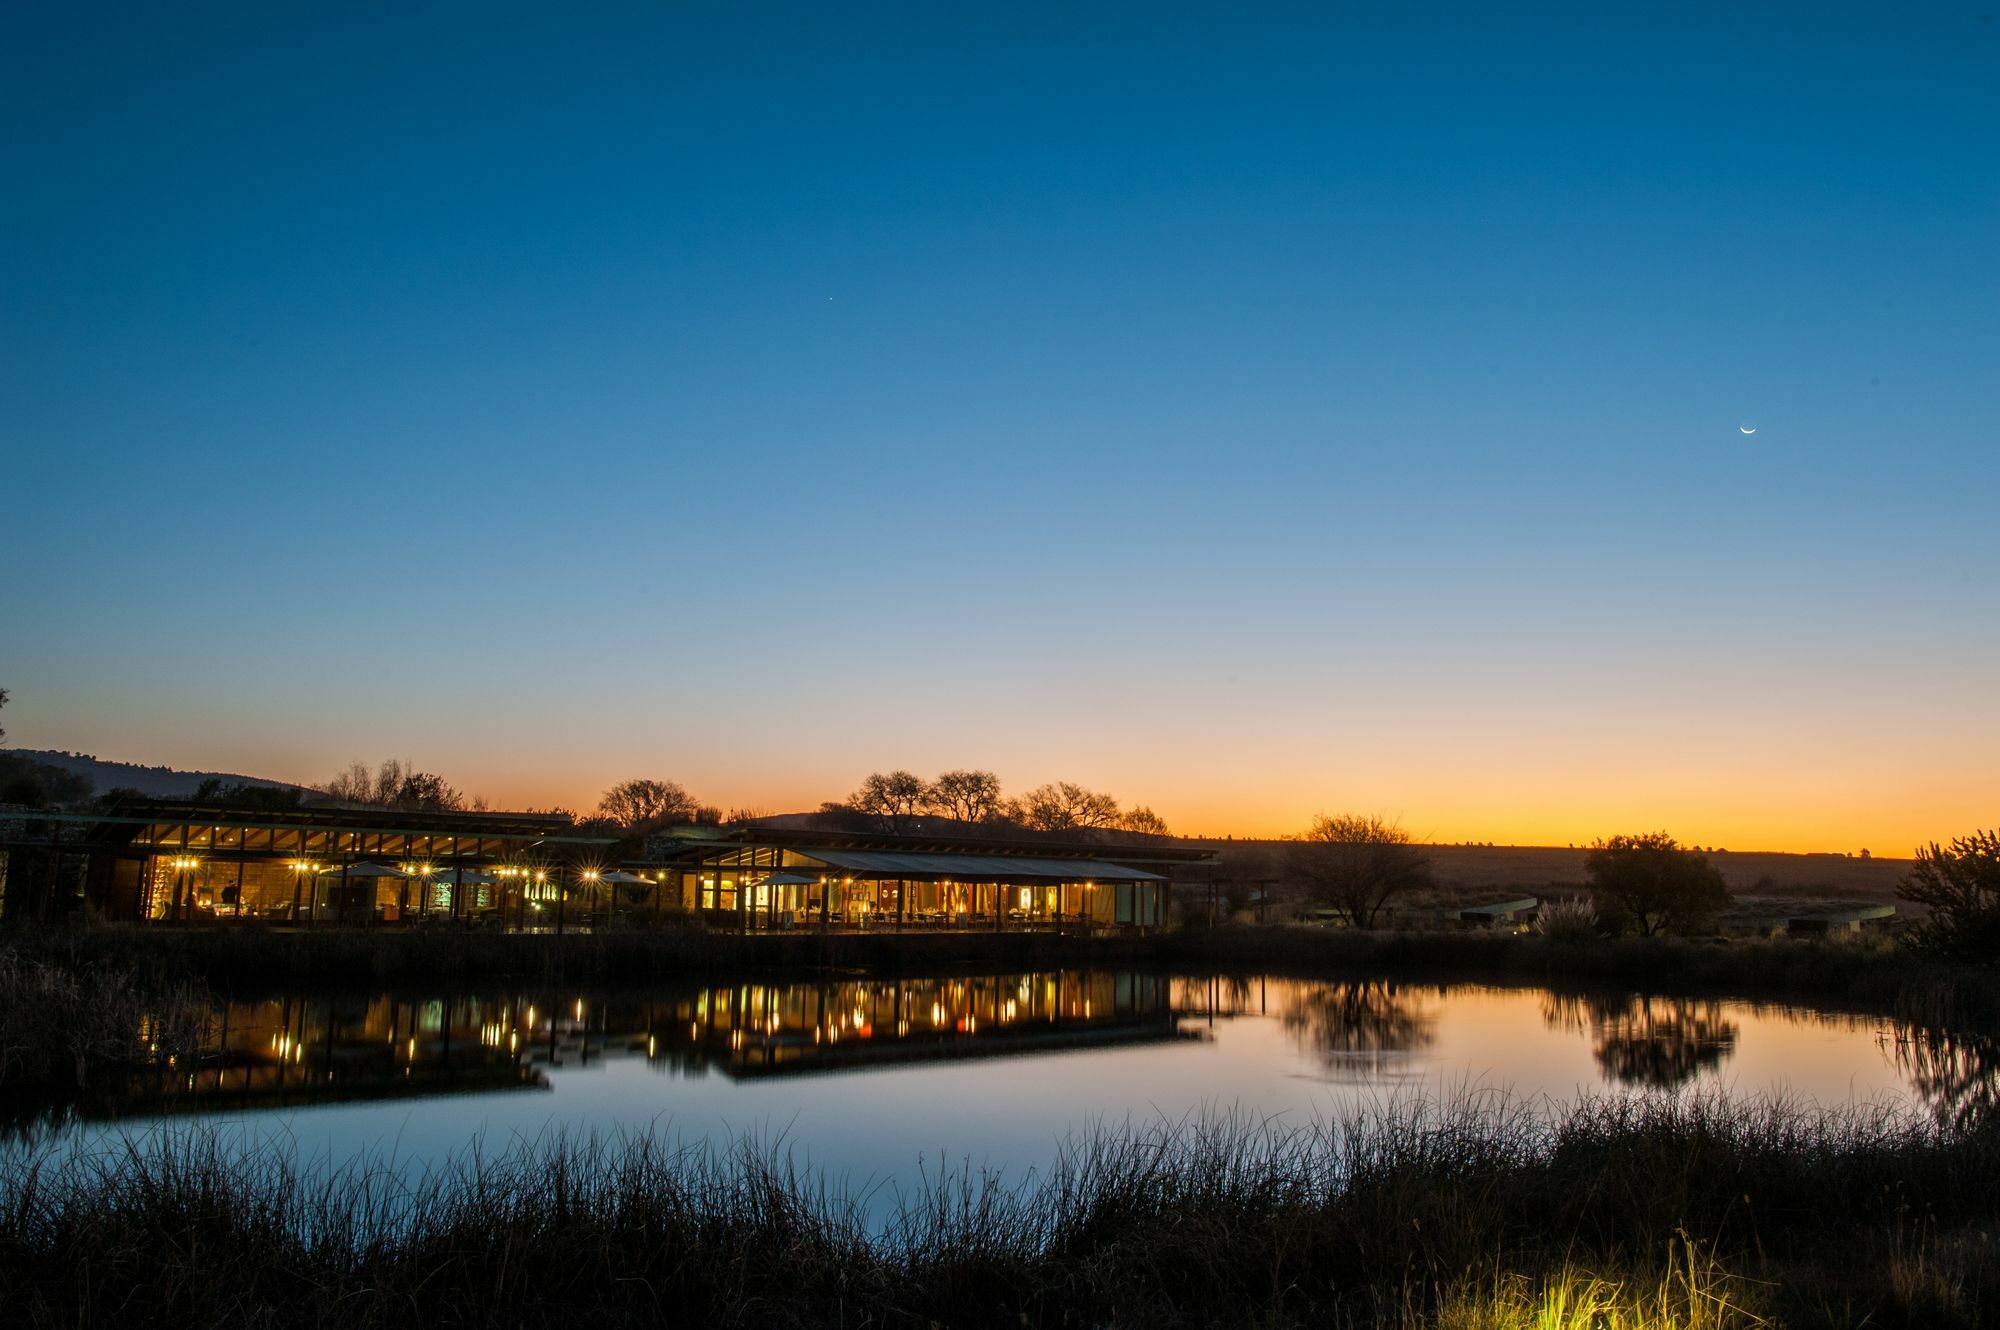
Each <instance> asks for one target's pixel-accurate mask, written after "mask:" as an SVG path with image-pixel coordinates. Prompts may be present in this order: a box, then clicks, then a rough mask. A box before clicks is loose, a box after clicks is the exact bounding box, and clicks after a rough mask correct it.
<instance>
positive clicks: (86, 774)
mask: <svg viewBox="0 0 2000 1330" xmlns="http://www.w3.org/2000/svg"><path fill="white" fill-rule="evenodd" d="M5 751H6V752H7V753H8V755H9V756H12V757H20V758H26V759H27V760H28V761H30V762H40V763H42V764H43V765H45V766H51V767H58V768H60V769H62V770H64V771H68V772H72V773H74V774H76V775H78V776H82V777H83V778H84V779H85V780H88V781H89V782H90V784H91V790H92V792H93V793H95V794H103V793H105V792H107V791H109V790H118V789H126V790H137V791H138V792H139V793H141V794H143V795H147V796H149V797H151V798H154V799H185V798H189V797H191V796H192V795H193V794H194V792H195V791H196V790H198V789H200V788H201V784H202V782H203V781H208V780H219V781H221V782H222V783H223V784H225V785H251V786H255V787H257V788H260V789H267V790H298V789H305V788H307V787H305V786H302V785H292V784H289V783H287V782H285V781H281V780H266V779H264V778H263V777H262V776H240V775H237V774H236V773H235V772H232V771H176V770H174V768H172V767H146V766H140V765H139V764H138V763H137V762H107V761H105V760H104V759H102V758H99V757H95V756H93V755H91V754H89V753H64V752H58V751H56V750H55V749H52V748H9V749H7V750H5Z"/></svg>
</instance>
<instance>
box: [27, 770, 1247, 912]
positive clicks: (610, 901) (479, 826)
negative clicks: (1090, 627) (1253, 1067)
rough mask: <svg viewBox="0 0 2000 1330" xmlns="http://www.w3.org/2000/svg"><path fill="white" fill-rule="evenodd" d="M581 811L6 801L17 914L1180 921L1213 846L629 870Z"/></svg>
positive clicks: (834, 853) (742, 845) (902, 845)
mask: <svg viewBox="0 0 2000 1330" xmlns="http://www.w3.org/2000/svg"><path fill="white" fill-rule="evenodd" d="M613 848H614V842H613V841H612V840H610V839H609V838H606V837H602V836H586V835H581V834H578V829H577V828H576V826H575V825H574V824H573V823H572V822H571V820H570V819H569V818H568V817H567V816H562V815H539V814H525V813H459V812H412V811H407V810H399V809H386V808H363V807H354V806H349V805H334V806H328V805H299V806H282V807H274V808H248V807H227V808H226V807H222V806H218V805H210V804H173V803H165V802H157V801H150V800H142V801H136V802H133V803H130V804H126V805H122V806H120V807H118V808H115V809H112V810H110V811H105V812H99V813H50V812H21V813H19V814H9V815H0V856H4V857H0V918H10V919H11V918H35V917H44V916H49V915H59V914H65V913H71V912H74V911H75V910H77V909H79V908H81V906H83V905H84V904H86V903H87V904H88V906H89V907H90V908H91V909H93V910H95V911H96V912H97V913H98V915H100V916H101V917H103V918H106V919H110V920H121V921H124V920H133V921H152V922H170V923H197V922H201V923H215V922H229V921H236V920H259V921H263V922H266V923H280V924H304V925H314V924H357V923H366V924H409V923H415V922H421V923H425V924H453V923H476V924H480V925H484V926H489V927H493V928H505V929H516V930H518V929H531V930H539V929H545V928H551V927H553V928H562V927H564V926H573V927H591V926H594V925H595V924H598V923H601V922H604V921H606V920H608V919H610V918H612V917H617V918H619V919H621V920H624V921H626V922H645V921H647V920H651V919H657V918H659V917H662V916H666V915H674V916H678V917H679V918H681V919H686V918H688V917H689V916H695V917H698V918H700V919H701V920H702V921H703V922H705V923H707V924H709V925H710V926H712V927H723V928H729V929H732V930H741V931H746V932H747V931H768V930H778V929H785V928H806V927H814V928H820V929H861V930H886V929H967V930H978V929H985V930H992V931H1004V930H1009V929H1033V928H1046V929H1057V928H1071V927H1119V928H1131V929H1149V928H1156V927H1159V926H1161V925H1163V924H1164V923H1165V922H1166V920H1167V917H1168V915H1169V912H1170V910H1171V907H1172V893H1171V878H1172V875H1173V874H1174V873H1175V872H1176V871H1180V872H1189V871H1193V872H1200V871H1202V870H1204V869H1205V868H1206V867H1207V866H1208V865H1210V864H1211V863H1212V862H1213V859H1212V856H1211V855H1210V854H1209V853H1208V852H1207V851H1205V850H1198V849H1185V848H1181V847H1177V846H1174V845H1171V844H1168V843H1164V842H1160V841H1156V840H1150V839H1142V840H1133V839H1124V840H1119V839H1104V840H1086V841H1054V840H1050V839H1047V838H1044V837H1036V836H1029V835H1026V834H1023V835H1021V836H1019V837H1014V838H991V837H986V838H964V837H956V836H905V835H891V834H887V833H883V834H871V833H853V832H839V833H836V832H777V831H772V830H768V829H765V828H758V827H740V828H727V829H725V828H716V827H700V828H696V827H688V828H678V829H676V830H675V831H674V832H672V833H669V834H665V835H660V836H655V837H653V838H652V839H651V840H650V842H649V843H648V848H647V852H646V853H645V854H644V855H643V856H642V857H641V858H640V859H639V860H638V861H636V862H630V863H627V864H625V865H624V866H623V867H617V866H614V865H613V864H612V863H611V862H609V860H610V857H611V855H612V852H613Z"/></svg>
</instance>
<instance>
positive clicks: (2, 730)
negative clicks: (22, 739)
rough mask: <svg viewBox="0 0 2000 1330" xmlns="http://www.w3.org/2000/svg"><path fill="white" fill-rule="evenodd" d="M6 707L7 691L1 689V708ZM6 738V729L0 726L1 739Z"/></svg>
mask: <svg viewBox="0 0 2000 1330" xmlns="http://www.w3.org/2000/svg"><path fill="white" fill-rule="evenodd" d="M6 705H7V690H6V689H5V688H0V707H5V706H6ZM6 737H7V729H6V727H5V726H0V739H5V738H6Z"/></svg>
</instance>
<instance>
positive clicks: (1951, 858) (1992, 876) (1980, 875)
mask: <svg viewBox="0 0 2000 1330" xmlns="http://www.w3.org/2000/svg"><path fill="white" fill-rule="evenodd" d="M1896 894H1897V895H1899V896H1901V897H1902V898H1903V899H1904V900H1906V901H1910V902H1912V903H1913V904H1917V905H1922V906H1924V907H1925V908H1926V909H1928V910H1929V911H1930V916H1929V918H1927V919H1926V920H1924V922H1923V923H1921V924H1919V925H1918V926H1917V927H1916V928H1914V929H1912V930H1910V932H1909V933H1908V934H1907V935H1906V936H1907V937H1908V939H1909V941H1910V943H1911V945H1913V946H1915V947H1916V948H1918V949H1919V950H1922V951H1927V952H1931V953H1933V954H1935V955H1939V956H1944V957H1948V958H1950V959H1952V960H1960V961H1971V962H1974V963H1978V964H1986V965H1991V964H1994V963H1995V962H2000V832H1995V831H1980V832H1974V833H1973V834H1972V835H1970V836H1960V837H1959V838H1958V839H1956V840H1954V841H1952V843H1951V844H1950V845H1948V846H1940V845H1938V844H1937V843H1936V842H1935V841H1933V842H1932V843H1931V844H1930V845H1929V846H1928V847H1927V848H1925V849H1921V850H1918V851H1917V863H1916V867H1914V868H1912V869H1911V870H1910V876H1909V877H1908V879H1907V880H1905V881H1904V883H1903V885H1902V886H1901V887H1899V888H1897V891H1896Z"/></svg>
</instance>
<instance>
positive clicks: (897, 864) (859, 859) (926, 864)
mask: <svg viewBox="0 0 2000 1330" xmlns="http://www.w3.org/2000/svg"><path fill="white" fill-rule="evenodd" d="M800 853H802V854H806V855H809V856H810V857H812V858H814V859H818V860H819V861H820V862H822V863H824V864H826V865H827V866H828V867H829V868H844V869H846V870H848V871H849V872H853V873H867V874H869V875H870V876H872V877H905V876H906V877H964V878H970V879H972V880H974V881H978V882H988V881H991V880H993V879H994V878H1031V879H1034V880H1036V881H1043V882H1092V881H1105V882H1158V881H1160V880H1161V878H1160V876H1159V874H1157V873H1147V872H1143V871H1141V870H1140V869H1137V868H1127V867H1126V866H1125V865H1123V864H1114V863H1107V862H1105V861H1104V860H1102V859H1039V858H1027V857H1024V856H1008V855H993V854H912V853H898V852H895V851H888V850H823V849H822V850H802V851H800Z"/></svg>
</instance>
